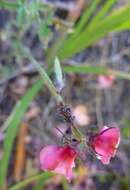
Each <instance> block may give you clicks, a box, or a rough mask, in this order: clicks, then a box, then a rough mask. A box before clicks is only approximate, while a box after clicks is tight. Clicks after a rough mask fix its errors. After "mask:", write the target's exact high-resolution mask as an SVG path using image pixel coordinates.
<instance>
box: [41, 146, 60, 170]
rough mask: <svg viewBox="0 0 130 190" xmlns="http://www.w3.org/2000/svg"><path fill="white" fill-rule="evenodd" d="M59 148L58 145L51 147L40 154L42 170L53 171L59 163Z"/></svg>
mask: <svg viewBox="0 0 130 190" xmlns="http://www.w3.org/2000/svg"><path fill="white" fill-rule="evenodd" d="M59 151H60V149H59V147H58V146H57V145H49V146H46V147H45V148H43V149H42V150H41V152H40V164H41V169H42V170H53V169H54V168H55V167H56V166H57V164H58V162H59V157H58V155H59Z"/></svg>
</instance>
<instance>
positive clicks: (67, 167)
mask: <svg viewBox="0 0 130 190" xmlns="http://www.w3.org/2000/svg"><path fill="white" fill-rule="evenodd" d="M75 157H76V152H75V151H74V149H72V148H71V147H69V146H65V147H60V146H57V145H48V146H46V147H45V148H43V149H42V150H41V152H40V164H41V169H42V170H44V171H52V172H56V173H60V174H63V175H65V176H66V178H67V179H68V180H69V181H70V180H71V179H72V168H73V167H74V160H75Z"/></svg>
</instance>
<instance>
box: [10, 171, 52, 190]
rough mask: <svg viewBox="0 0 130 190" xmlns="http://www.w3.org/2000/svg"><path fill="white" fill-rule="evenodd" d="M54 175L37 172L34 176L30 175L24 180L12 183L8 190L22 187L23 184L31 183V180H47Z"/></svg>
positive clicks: (17, 189)
mask: <svg viewBox="0 0 130 190" xmlns="http://www.w3.org/2000/svg"><path fill="white" fill-rule="evenodd" d="M52 176H54V174H53V173H49V172H47V173H41V174H38V175H35V176H32V177H29V178H27V179H25V180H24V181H22V182H20V183H18V184H16V185H14V186H13V187H11V188H9V190H19V189H21V190H22V189H23V188H24V187H25V186H27V185H28V184H30V183H32V182H36V181H38V180H41V179H42V180H44V181H45V180H47V179H49V178H50V177H52Z"/></svg>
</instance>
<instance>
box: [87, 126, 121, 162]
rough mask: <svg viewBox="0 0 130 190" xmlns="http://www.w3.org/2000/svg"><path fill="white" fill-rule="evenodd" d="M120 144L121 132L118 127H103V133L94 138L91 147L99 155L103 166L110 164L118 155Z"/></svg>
mask: <svg viewBox="0 0 130 190" xmlns="http://www.w3.org/2000/svg"><path fill="white" fill-rule="evenodd" d="M119 143H120V131H119V129H118V128H117V127H111V128H108V127H106V126H104V127H103V129H102V130H101V132H100V133H99V134H98V135H96V136H94V137H92V139H91V143H90V144H91V146H92V148H93V149H94V150H95V152H96V153H97V158H98V159H100V160H101V161H102V163H103V164H108V163H109V161H110V159H111V157H114V156H115V154H116V149H117V147H118V145H119Z"/></svg>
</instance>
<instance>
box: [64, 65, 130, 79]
mask: <svg viewBox="0 0 130 190" xmlns="http://www.w3.org/2000/svg"><path fill="white" fill-rule="evenodd" d="M63 71H64V72H66V73H80V74H82V73H90V74H98V75H100V74H104V75H113V76H116V77H118V78H121V79H126V80H130V74H129V73H125V72H122V71H118V70H113V69H110V68H106V67H99V66H88V65H81V66H64V68H63Z"/></svg>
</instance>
